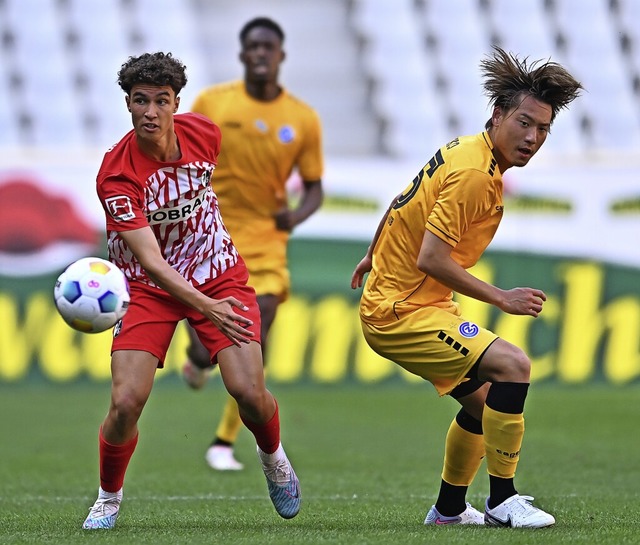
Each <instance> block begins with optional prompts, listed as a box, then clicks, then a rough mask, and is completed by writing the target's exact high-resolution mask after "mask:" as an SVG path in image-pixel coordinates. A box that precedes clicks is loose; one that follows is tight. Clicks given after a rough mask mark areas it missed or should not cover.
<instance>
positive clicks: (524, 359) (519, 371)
mask: <svg viewBox="0 0 640 545" xmlns="http://www.w3.org/2000/svg"><path fill="white" fill-rule="evenodd" d="M510 360H511V361H510V363H509V365H508V366H507V373H508V377H507V380H508V381H509V382H530V380H531V360H530V359H529V356H527V355H526V354H525V353H524V352H523V351H522V350H521V349H520V348H517V347H514V351H513V354H512V355H511V357H510Z"/></svg>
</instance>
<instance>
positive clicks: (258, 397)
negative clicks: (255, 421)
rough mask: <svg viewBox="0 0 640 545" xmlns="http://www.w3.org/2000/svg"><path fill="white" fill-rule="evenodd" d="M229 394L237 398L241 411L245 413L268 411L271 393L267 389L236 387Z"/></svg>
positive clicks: (255, 413) (258, 413) (257, 413)
mask: <svg viewBox="0 0 640 545" xmlns="http://www.w3.org/2000/svg"><path fill="white" fill-rule="evenodd" d="M229 394H230V395H231V396H232V397H233V398H235V400H236V402H237V403H238V407H239V408H240V411H241V412H242V413H244V414H250V415H262V414H263V413H266V412H267V410H266V409H267V408H268V405H269V400H270V398H271V394H269V392H268V391H267V390H266V389H264V388H263V389H259V388H256V387H251V388H243V387H239V388H235V389H233V391H230V392H229Z"/></svg>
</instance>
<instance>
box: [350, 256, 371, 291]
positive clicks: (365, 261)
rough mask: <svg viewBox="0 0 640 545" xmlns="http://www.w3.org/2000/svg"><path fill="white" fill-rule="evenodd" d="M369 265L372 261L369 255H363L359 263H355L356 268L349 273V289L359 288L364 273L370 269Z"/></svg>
mask: <svg viewBox="0 0 640 545" xmlns="http://www.w3.org/2000/svg"><path fill="white" fill-rule="evenodd" d="M371 267H373V263H372V260H371V257H370V256H368V255H365V256H364V257H363V258H362V259H361V260H360V263H358V264H357V265H356V268H355V269H354V271H353V274H352V275H351V289H354V290H355V289H356V288H361V287H362V283H363V282H364V275H365V274H367V273H368V272H370V271H371Z"/></svg>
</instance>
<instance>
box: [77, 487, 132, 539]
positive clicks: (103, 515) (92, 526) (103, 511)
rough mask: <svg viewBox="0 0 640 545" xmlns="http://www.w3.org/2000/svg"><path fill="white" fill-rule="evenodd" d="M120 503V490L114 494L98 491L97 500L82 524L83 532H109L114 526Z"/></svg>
mask: <svg viewBox="0 0 640 545" xmlns="http://www.w3.org/2000/svg"><path fill="white" fill-rule="evenodd" d="M121 501H122V489H120V490H119V491H118V492H116V493H115V494H110V493H108V492H104V491H103V490H102V489H100V492H99V494H98V499H97V500H96V502H95V503H94V504H93V507H91V509H90V510H89V516H88V517H87V518H86V519H85V521H84V523H83V524H82V528H83V530H110V529H111V528H113V527H114V526H115V525H116V520H117V518H118V512H119V511H120V502H121Z"/></svg>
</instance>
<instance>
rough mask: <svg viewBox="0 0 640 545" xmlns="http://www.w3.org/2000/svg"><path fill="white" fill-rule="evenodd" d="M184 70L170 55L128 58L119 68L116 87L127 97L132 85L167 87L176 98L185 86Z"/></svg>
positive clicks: (155, 54) (154, 54)
mask: <svg viewBox="0 0 640 545" xmlns="http://www.w3.org/2000/svg"><path fill="white" fill-rule="evenodd" d="M186 69H187V67H186V66H185V65H184V64H182V62H181V61H180V60H178V59H176V58H174V57H173V55H172V54H171V53H162V52H160V51H159V52H157V53H143V54H142V55H140V56H138V57H134V56H131V57H129V58H128V59H127V61H126V62H125V63H124V64H123V65H122V66H121V67H120V71H119V72H118V85H120V87H121V88H122V90H123V91H124V92H125V93H127V95H128V94H129V93H131V89H132V88H133V86H134V85H138V84H141V83H142V84H147V85H157V86H159V87H161V86H164V85H169V86H170V87H171V88H172V89H173V91H174V92H175V94H176V96H177V95H178V93H180V91H181V90H182V88H183V87H184V86H185V85H186V84H187V74H186Z"/></svg>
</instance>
